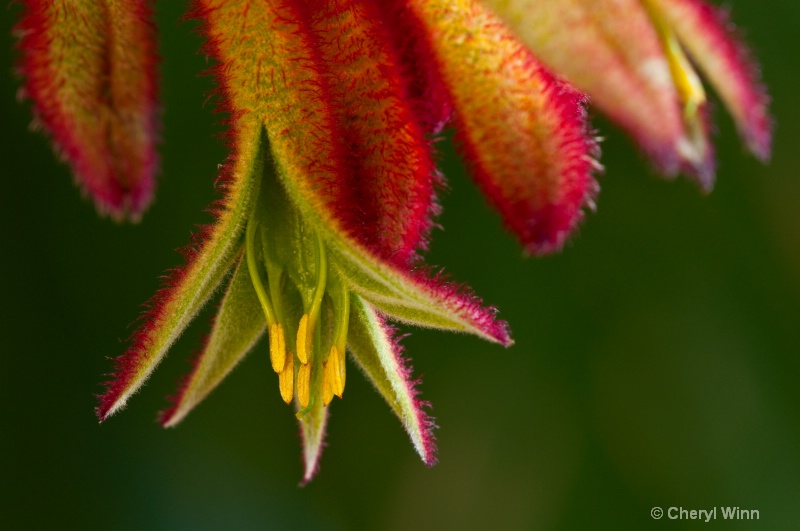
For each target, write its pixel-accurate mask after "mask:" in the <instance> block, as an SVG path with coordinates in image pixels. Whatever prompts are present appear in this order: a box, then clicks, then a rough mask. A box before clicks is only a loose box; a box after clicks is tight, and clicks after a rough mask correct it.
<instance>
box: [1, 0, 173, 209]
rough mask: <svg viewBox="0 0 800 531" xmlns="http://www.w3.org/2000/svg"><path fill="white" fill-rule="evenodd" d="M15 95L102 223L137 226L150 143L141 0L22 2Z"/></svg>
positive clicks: (152, 92) (147, 182)
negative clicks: (104, 218)
mask: <svg viewBox="0 0 800 531" xmlns="http://www.w3.org/2000/svg"><path fill="white" fill-rule="evenodd" d="M24 4H25V12H24V15H23V17H22V20H21V21H20V23H19V24H18V25H17V27H16V33H17V35H18V36H19V43H18V47H19V49H20V51H21V52H22V55H21V58H20V62H19V72H20V73H21V75H22V76H23V78H24V80H25V84H24V86H23V88H22V95H23V96H24V97H26V98H30V99H31V100H32V102H33V113H34V125H35V126H36V127H39V128H41V129H42V130H43V131H44V132H45V133H46V134H47V135H48V136H50V137H51V138H52V140H53V145H54V148H55V150H56V152H57V153H58V154H59V155H60V156H61V157H62V158H63V159H64V160H65V161H66V162H67V163H68V164H69V165H70V166H71V167H72V171H73V172H74V174H75V180H76V181H77V182H78V184H79V186H80V187H81V189H82V190H83V191H84V192H85V193H87V194H88V195H90V196H91V197H92V199H93V200H94V202H95V205H96V206H97V209H98V211H99V212H100V213H102V214H109V215H110V216H112V217H113V218H115V219H117V220H120V219H124V218H128V219H131V220H134V221H135V220H137V219H138V218H139V217H140V216H141V214H142V212H143V211H144V210H145V209H146V208H147V206H148V204H149V203H150V200H151V199H152V195H153V189H154V186H155V180H154V177H155V172H156V167H157V156H156V151H155V143H156V138H157V136H158V124H157V117H156V114H157V113H156V63H157V58H156V44H155V28H154V25H153V22H152V20H151V18H152V13H151V8H150V2H149V1H148V0H125V1H121V2H118V1H108V0H85V1H81V2H62V1H58V2H53V1H47V0H25V2H24Z"/></svg>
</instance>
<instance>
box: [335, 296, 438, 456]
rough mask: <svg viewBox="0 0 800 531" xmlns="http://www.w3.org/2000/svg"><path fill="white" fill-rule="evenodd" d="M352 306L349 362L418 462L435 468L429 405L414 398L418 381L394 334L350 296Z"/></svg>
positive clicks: (367, 307) (416, 393) (362, 304)
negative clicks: (400, 428) (364, 378)
mask: <svg viewBox="0 0 800 531" xmlns="http://www.w3.org/2000/svg"><path fill="white" fill-rule="evenodd" d="M352 304H353V306H352V311H353V313H352V316H351V319H350V330H349V332H348V334H347V343H348V345H347V346H348V347H349V349H350V353H351V354H352V355H353V359H355V361H356V363H357V364H358V365H359V367H360V368H361V370H362V371H363V372H364V374H365V375H366V376H367V378H369V379H370V381H371V382H372V384H373V385H374V386H375V389H377V390H378V392H379V393H380V394H381V396H383V398H384V399H385V400H386V403H387V404H389V407H391V408H392V411H394V413H395V415H397V418H399V419H400V422H402V423H403V427H404V428H405V429H406V431H407V432H408V436H409V437H411V442H412V443H413V444H414V448H415V449H416V450H417V453H418V454H419V456H420V457H421V458H422V461H423V462H425V464H426V465H428V466H432V465H434V464H436V438H435V437H434V435H433V429H434V428H436V424H435V423H434V421H433V419H432V418H431V417H430V416H429V415H428V414H427V413H426V412H425V408H427V407H429V405H430V404H428V403H427V402H422V401H420V400H419V398H418V395H419V391H417V389H416V385H417V384H418V381H414V380H412V379H411V368H410V367H408V365H407V362H406V360H404V359H403V357H402V349H401V347H400V345H399V344H398V343H397V341H396V339H395V338H394V335H395V333H394V330H393V329H392V328H391V327H390V326H389V325H387V324H386V322H385V320H384V319H383V318H382V317H381V316H380V314H379V313H378V312H376V311H375V309H374V308H373V307H372V306H371V305H370V304H369V303H367V302H365V301H364V300H363V299H362V298H361V297H359V296H358V295H355V296H353V299H352Z"/></svg>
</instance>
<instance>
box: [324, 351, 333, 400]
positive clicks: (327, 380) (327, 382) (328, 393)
mask: <svg viewBox="0 0 800 531" xmlns="http://www.w3.org/2000/svg"><path fill="white" fill-rule="evenodd" d="M332 368H333V364H332V363H331V360H330V359H329V360H328V361H326V362H325V368H324V369H323V370H322V405H323V406H327V405H328V404H330V403H331V400H333V384H332V382H331V380H332V378H333V377H332V376H331V369H332Z"/></svg>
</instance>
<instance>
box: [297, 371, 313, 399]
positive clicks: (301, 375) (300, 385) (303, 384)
mask: <svg viewBox="0 0 800 531" xmlns="http://www.w3.org/2000/svg"><path fill="white" fill-rule="evenodd" d="M297 400H299V401H300V406H301V407H308V403H309V402H310V401H311V364H310V363H304V364H302V365H300V369H299V370H298V371H297Z"/></svg>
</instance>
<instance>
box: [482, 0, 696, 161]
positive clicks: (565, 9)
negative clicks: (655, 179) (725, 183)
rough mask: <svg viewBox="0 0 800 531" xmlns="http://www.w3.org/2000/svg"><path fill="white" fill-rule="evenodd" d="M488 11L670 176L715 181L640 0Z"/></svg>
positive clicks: (530, 3) (571, 1) (511, 0)
mask: <svg viewBox="0 0 800 531" xmlns="http://www.w3.org/2000/svg"><path fill="white" fill-rule="evenodd" d="M486 3H487V4H488V5H489V6H490V7H491V8H492V9H493V10H494V11H495V12H496V13H497V14H498V15H499V16H500V17H501V18H502V19H503V20H504V21H505V22H506V23H507V24H509V26H510V27H511V28H512V29H513V30H514V32H515V33H516V34H517V35H518V36H519V37H520V39H522V41H524V42H525V43H526V44H527V45H528V46H529V47H530V49H531V50H532V51H533V53H534V54H535V55H536V57H538V58H539V59H540V60H541V61H542V62H543V63H544V64H545V65H547V67H548V68H549V69H550V70H551V71H553V72H555V73H557V74H558V75H561V76H564V78H566V79H567V80H568V81H570V82H571V83H574V84H575V86H577V87H578V88H579V89H580V90H583V91H585V92H586V93H587V94H588V95H589V97H590V98H591V101H592V104H594V105H597V107H599V108H600V109H602V111H603V112H605V113H606V114H608V115H609V116H610V117H611V118H612V119H613V120H615V121H617V122H619V123H620V125H622V126H623V127H624V128H625V129H627V130H628V131H629V132H630V133H631V134H632V135H633V136H634V137H635V138H636V140H637V141H638V142H639V143H640V144H641V146H642V147H643V148H644V149H645V150H646V151H647V152H648V153H649V154H650V155H651V156H652V157H653V158H654V160H655V162H656V164H657V165H658V166H659V168H660V169H661V170H662V171H663V172H665V173H666V174H669V175H672V174H676V173H677V172H678V171H679V170H680V169H681V168H682V167H685V166H686V165H687V164H688V165H689V168H688V169H692V168H695V172H696V173H701V174H707V173H709V170H708V169H707V168H705V164H707V162H708V161H709V157H708V156H707V154H706V152H705V151H703V150H702V148H703V147H704V145H706V144H705V143H702V144H700V145H696V144H695V142H696V141H697V140H698V138H696V137H694V136H693V135H691V134H687V132H686V131H685V127H684V120H683V116H682V105H681V101H680V95H679V93H678V91H677V90H676V88H675V83H674V81H673V78H672V74H671V71H670V64H669V61H668V58H667V57H666V56H665V53H664V46H663V43H662V41H661V39H660V36H659V34H658V32H657V31H656V28H655V27H654V25H653V21H652V20H651V18H650V16H649V14H648V12H647V10H646V9H645V6H644V5H643V4H642V2H641V0H558V1H546V2H543V1H540V0H486ZM631 43H635V46H634V45H632V44H631ZM689 133H691V132H689ZM701 140H704V139H701Z"/></svg>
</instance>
